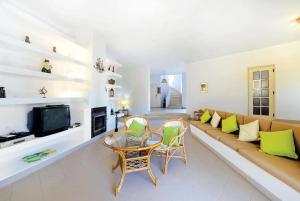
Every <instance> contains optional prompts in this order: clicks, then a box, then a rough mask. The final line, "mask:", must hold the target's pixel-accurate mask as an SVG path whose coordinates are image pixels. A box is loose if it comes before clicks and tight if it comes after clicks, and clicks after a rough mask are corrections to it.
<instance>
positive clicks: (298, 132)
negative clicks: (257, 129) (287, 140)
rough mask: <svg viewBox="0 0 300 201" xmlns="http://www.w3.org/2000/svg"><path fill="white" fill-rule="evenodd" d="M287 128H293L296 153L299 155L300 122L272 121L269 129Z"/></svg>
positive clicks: (279, 129)
mask: <svg viewBox="0 0 300 201" xmlns="http://www.w3.org/2000/svg"><path fill="white" fill-rule="evenodd" d="M287 129H292V130H293V134H294V142H295V148H296V153H297V154H298V155H299V156H300V124H296V123H289V122H284V121H277V120H274V121H273V122H272V127H271V131H281V130H287Z"/></svg>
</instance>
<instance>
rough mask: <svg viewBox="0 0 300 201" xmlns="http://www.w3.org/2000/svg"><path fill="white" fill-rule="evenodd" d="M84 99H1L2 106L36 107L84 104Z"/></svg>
mask: <svg viewBox="0 0 300 201" xmlns="http://www.w3.org/2000/svg"><path fill="white" fill-rule="evenodd" d="M82 101H85V99H84V98H78V97H66V98H1V99H0V106H1V105H34V104H49V103H52V104H54V103H65V102H67V103H70V102H82Z"/></svg>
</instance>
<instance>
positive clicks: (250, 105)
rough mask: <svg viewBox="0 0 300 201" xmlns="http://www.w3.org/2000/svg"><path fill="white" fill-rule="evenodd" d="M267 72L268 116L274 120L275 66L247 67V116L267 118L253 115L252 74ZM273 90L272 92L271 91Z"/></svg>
mask: <svg viewBox="0 0 300 201" xmlns="http://www.w3.org/2000/svg"><path fill="white" fill-rule="evenodd" d="M264 70H268V71H269V72H271V74H269V89H270V90H269V116H268V117H270V118H275V116H276V114H275V111H276V110H275V64H271V65H262V66H253V67H248V115H253V116H259V117H264V116H265V117H267V116H266V115H254V114H253V92H252V91H253V77H252V76H253V72H254V71H264ZM271 89H273V92H272V91H271Z"/></svg>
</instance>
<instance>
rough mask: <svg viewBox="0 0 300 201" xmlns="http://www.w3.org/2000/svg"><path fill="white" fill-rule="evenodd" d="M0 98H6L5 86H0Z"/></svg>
mask: <svg viewBox="0 0 300 201" xmlns="http://www.w3.org/2000/svg"><path fill="white" fill-rule="evenodd" d="M0 98H6V94H5V88H4V87H0Z"/></svg>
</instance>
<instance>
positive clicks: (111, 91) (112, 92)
mask: <svg viewBox="0 0 300 201" xmlns="http://www.w3.org/2000/svg"><path fill="white" fill-rule="evenodd" d="M108 96H109V97H111V98H112V97H114V96H115V91H114V89H110V90H109V94H108Z"/></svg>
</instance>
